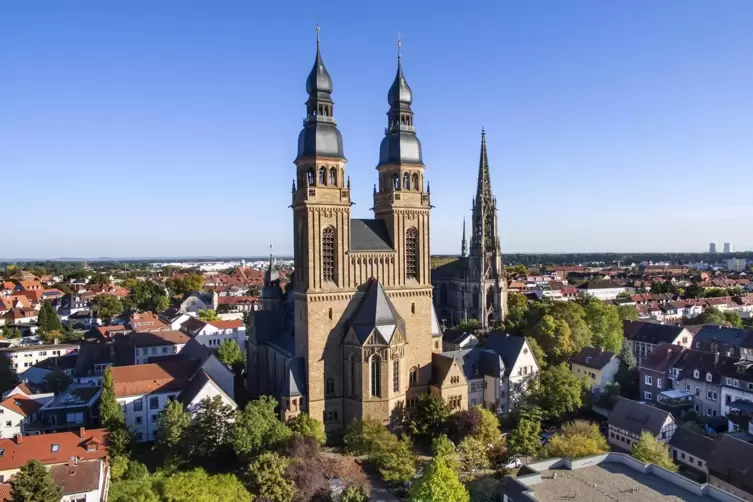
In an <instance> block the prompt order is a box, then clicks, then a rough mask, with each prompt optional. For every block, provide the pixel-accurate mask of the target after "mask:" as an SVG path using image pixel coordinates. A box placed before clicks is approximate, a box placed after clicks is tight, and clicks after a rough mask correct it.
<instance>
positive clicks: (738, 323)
mask: <svg viewBox="0 0 753 502" xmlns="http://www.w3.org/2000/svg"><path fill="white" fill-rule="evenodd" d="M724 322H725V323H726V324H728V325H730V326H732V327H734V328H741V327H742V326H743V318H742V317H740V314H738V313H737V312H734V311H732V310H728V311H726V312H724Z"/></svg>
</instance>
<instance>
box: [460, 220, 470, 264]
mask: <svg viewBox="0 0 753 502" xmlns="http://www.w3.org/2000/svg"><path fill="white" fill-rule="evenodd" d="M460 256H461V257H463V258H465V257H466V256H468V241H467V240H466V239H465V218H463V240H462V241H461V242H460Z"/></svg>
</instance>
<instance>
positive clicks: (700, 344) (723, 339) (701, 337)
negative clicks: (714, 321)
mask: <svg viewBox="0 0 753 502" xmlns="http://www.w3.org/2000/svg"><path fill="white" fill-rule="evenodd" d="M693 348H695V349H698V350H703V351H706V352H720V353H721V354H722V355H724V356H728V357H735V358H738V359H744V360H748V361H753V331H748V330H745V329H740V328H732V327H730V326H716V325H704V326H703V327H702V328H701V330H700V331H698V333H697V334H696V335H695V336H694V337H693Z"/></svg>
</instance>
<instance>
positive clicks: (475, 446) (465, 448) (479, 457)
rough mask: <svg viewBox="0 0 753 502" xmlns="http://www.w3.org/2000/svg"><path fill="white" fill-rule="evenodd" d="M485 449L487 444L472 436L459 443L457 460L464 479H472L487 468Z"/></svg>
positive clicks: (487, 457) (487, 458)
mask: <svg viewBox="0 0 753 502" xmlns="http://www.w3.org/2000/svg"><path fill="white" fill-rule="evenodd" d="M487 448H488V444H487V443H484V442H483V441H482V440H481V439H479V438H476V437H473V436H468V437H466V438H465V439H463V440H462V441H461V442H460V444H459V445H458V459H459V461H460V469H461V472H462V474H463V478H464V479H466V480H468V479H473V478H474V477H476V475H477V474H478V473H479V472H481V471H483V470H484V469H488V468H489V456H488V455H487Z"/></svg>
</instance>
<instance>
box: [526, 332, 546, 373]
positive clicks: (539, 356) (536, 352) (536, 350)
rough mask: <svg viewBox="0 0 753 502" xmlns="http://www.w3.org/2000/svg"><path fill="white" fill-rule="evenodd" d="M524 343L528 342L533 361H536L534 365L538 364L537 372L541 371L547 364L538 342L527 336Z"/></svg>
mask: <svg viewBox="0 0 753 502" xmlns="http://www.w3.org/2000/svg"><path fill="white" fill-rule="evenodd" d="M526 341H527V342H528V346H529V347H530V348H531V352H532V353H533V357H534V359H536V364H538V366H539V371H540V370H543V369H544V368H546V364H547V361H546V354H545V353H544V349H542V348H541V345H539V342H537V341H536V339H535V338H532V337H530V336H527V337H526Z"/></svg>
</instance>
